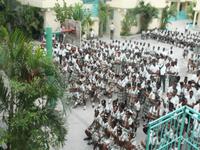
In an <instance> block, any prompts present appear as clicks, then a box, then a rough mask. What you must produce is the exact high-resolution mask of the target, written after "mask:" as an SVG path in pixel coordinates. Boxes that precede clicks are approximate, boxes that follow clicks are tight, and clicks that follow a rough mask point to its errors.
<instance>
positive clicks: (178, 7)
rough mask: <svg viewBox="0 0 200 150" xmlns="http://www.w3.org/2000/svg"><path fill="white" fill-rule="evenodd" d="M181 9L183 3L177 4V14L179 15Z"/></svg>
mask: <svg viewBox="0 0 200 150" xmlns="http://www.w3.org/2000/svg"><path fill="white" fill-rule="evenodd" d="M180 7H181V2H177V13H179V11H180Z"/></svg>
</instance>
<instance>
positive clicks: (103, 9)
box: [98, 0, 109, 36]
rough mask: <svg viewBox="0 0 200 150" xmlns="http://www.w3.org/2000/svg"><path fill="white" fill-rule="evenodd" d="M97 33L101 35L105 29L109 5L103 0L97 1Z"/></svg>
mask: <svg viewBox="0 0 200 150" xmlns="http://www.w3.org/2000/svg"><path fill="white" fill-rule="evenodd" d="M98 14H99V35H100V36H102V35H103V33H104V32H105V31H106V23H107V20H108V16H109V7H108V6H107V5H106V3H105V2H104V1H101V0H100V1H99V13H98Z"/></svg>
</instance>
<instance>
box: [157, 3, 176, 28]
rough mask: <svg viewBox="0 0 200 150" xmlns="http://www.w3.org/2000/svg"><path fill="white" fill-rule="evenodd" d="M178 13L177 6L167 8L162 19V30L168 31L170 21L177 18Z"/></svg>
mask: <svg viewBox="0 0 200 150" xmlns="http://www.w3.org/2000/svg"><path fill="white" fill-rule="evenodd" d="M176 12H177V8H176V6H175V5H171V6H170V7H168V6H166V7H165V8H164V9H163V11H162V17H161V26H160V28H161V29H166V25H167V24H168V23H169V19H170V18H171V17H175V16H176Z"/></svg>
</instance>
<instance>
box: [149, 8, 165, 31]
mask: <svg viewBox="0 0 200 150" xmlns="http://www.w3.org/2000/svg"><path fill="white" fill-rule="evenodd" d="M158 12H159V13H158V18H154V19H153V20H152V22H151V23H150V24H149V27H148V29H154V28H159V27H160V25H161V17H162V9H159V10H158Z"/></svg>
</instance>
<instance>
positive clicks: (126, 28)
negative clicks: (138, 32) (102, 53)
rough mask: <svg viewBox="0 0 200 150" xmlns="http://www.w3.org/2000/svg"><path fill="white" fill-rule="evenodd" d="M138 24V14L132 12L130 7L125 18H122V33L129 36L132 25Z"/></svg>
mask: <svg viewBox="0 0 200 150" xmlns="http://www.w3.org/2000/svg"><path fill="white" fill-rule="evenodd" d="M133 25H137V22H136V16H135V15H134V14H132V10H131V9H128V10H127V12H126V15H125V17H124V19H123V20H122V29H121V35H122V36H127V35H129V34H130V31H131V27H132V26H133Z"/></svg>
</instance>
